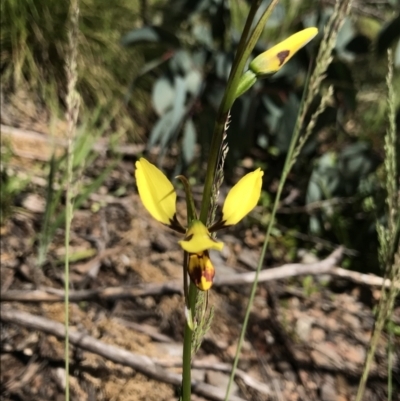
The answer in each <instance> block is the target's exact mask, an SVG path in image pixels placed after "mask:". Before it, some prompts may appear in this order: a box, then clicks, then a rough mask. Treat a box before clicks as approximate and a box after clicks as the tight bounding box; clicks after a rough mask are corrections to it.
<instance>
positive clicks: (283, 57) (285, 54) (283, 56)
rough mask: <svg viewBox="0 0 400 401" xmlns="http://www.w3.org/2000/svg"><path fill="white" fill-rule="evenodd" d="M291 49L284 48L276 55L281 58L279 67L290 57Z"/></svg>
mask: <svg viewBox="0 0 400 401" xmlns="http://www.w3.org/2000/svg"><path fill="white" fill-rule="evenodd" d="M289 54H290V50H282V51H281V52H279V53H278V54H277V55H276V57H278V60H279V67H280V66H281V65H282V64H283V63H284V62H285V60H286V59H287V58H288V57H289Z"/></svg>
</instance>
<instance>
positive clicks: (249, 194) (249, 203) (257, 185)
mask: <svg viewBox="0 0 400 401" xmlns="http://www.w3.org/2000/svg"><path fill="white" fill-rule="evenodd" d="M263 175H264V172H263V171H261V169H260V168H258V169H257V170H255V171H253V172H252V173H248V174H246V175H245V176H244V177H243V178H241V179H240V180H239V181H238V183H237V184H236V185H235V186H234V187H233V188H232V189H231V190H230V191H229V192H228V196H227V197H226V199H225V202H224V206H223V208H222V222H223V224H224V226H231V225H233V224H236V223H238V222H239V221H240V220H242V219H243V217H244V216H246V214H248V213H249V212H250V211H251V210H253V209H254V207H255V206H256V205H257V202H258V200H259V198H260V195H261V186H262V176H263Z"/></svg>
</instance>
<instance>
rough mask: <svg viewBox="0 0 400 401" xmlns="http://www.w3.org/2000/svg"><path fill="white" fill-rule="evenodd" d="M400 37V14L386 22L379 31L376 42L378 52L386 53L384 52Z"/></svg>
mask: <svg viewBox="0 0 400 401" xmlns="http://www.w3.org/2000/svg"><path fill="white" fill-rule="evenodd" d="M399 38H400V14H398V15H397V16H396V17H395V18H393V19H392V20H390V21H389V22H388V23H387V24H385V25H384V27H383V28H382V29H381V31H380V32H379V34H378V39H377V43H376V50H377V52H378V54H384V52H385V51H386V50H387V49H388V48H389V47H391V46H392V44H393V43H394V42H395V41H396V40H397V39H399Z"/></svg>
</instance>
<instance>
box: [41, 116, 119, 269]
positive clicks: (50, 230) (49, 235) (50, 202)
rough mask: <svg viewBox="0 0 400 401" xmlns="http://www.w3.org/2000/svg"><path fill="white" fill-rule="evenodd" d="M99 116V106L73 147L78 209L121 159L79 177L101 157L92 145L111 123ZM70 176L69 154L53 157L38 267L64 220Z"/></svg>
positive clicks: (84, 125) (77, 136) (43, 260)
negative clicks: (89, 175)
mask: <svg viewBox="0 0 400 401" xmlns="http://www.w3.org/2000/svg"><path fill="white" fill-rule="evenodd" d="M100 116H101V111H100V109H99V110H98V112H97V113H95V114H94V115H93V116H92V117H91V118H88V119H87V120H86V121H85V122H84V123H83V124H82V125H81V126H80V127H79V128H78V130H77V134H76V139H75V141H74V147H73V152H74V154H73V165H72V174H73V177H74V180H75V181H74V185H75V190H76V197H75V199H74V202H73V209H74V210H76V209H79V207H81V206H82V204H83V203H84V202H85V201H86V200H87V199H88V198H89V196H90V195H91V194H92V193H93V192H95V191H96V190H97V189H98V188H100V186H101V185H102V184H103V183H104V181H105V180H106V179H107V177H108V176H109V174H110V173H111V172H112V170H113V169H114V168H115V166H116V164H117V163H118V161H119V158H118V157H115V159H114V161H113V162H112V163H111V164H109V165H108V166H107V167H106V168H105V169H104V170H103V171H101V172H100V173H97V174H96V177H95V178H93V180H89V181H88V182H84V181H83V180H81V179H80V177H81V176H82V174H83V171H84V169H85V168H86V167H88V166H90V165H91V164H93V163H94V162H95V160H96V158H97V157H98V153H97V152H96V151H95V150H93V146H92V144H93V143H94V142H95V141H96V140H97V139H98V138H100V137H101V136H103V135H104V133H105V132H106V129H107V127H108V125H109V122H103V124H102V125H99V119H100ZM114 136H117V137H118V136H119V137H120V134H119V133H116V134H114ZM110 142H111V141H110ZM67 179H68V171H67V155H66V154H63V155H62V156H60V157H59V158H56V157H55V156H53V157H52V159H51V161H50V163H49V166H48V179H47V191H46V208H45V213H44V216H43V222H42V228H41V232H40V234H39V245H38V261H37V264H38V266H42V265H43V263H44V262H45V259H46V255H47V251H48V247H49V245H50V243H51V241H52V240H53V237H54V235H55V232H56V230H57V229H58V228H59V227H61V226H62V225H63V224H64V223H65V216H66V210H65V207H60V206H61V200H62V198H63V196H64V194H65V191H64V190H65V188H66V185H67V182H68V181H67Z"/></svg>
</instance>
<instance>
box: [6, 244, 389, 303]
mask: <svg viewBox="0 0 400 401" xmlns="http://www.w3.org/2000/svg"><path fill="white" fill-rule="evenodd" d="M341 257H342V248H341V247H339V248H338V249H336V250H335V251H334V252H332V253H331V254H330V255H329V256H328V257H327V258H326V259H323V260H321V261H319V262H316V263H309V264H301V263H289V264H285V265H283V266H280V267H274V268H272V269H267V270H263V271H261V273H260V276H259V281H260V282H267V281H273V280H280V279H284V278H290V277H296V276H302V275H308V274H310V275H319V274H330V275H332V276H337V277H342V278H345V279H348V280H351V281H353V282H355V283H357V284H364V285H368V286H378V287H379V286H382V284H384V285H385V287H390V285H391V282H390V280H388V279H386V280H384V279H383V278H382V277H379V276H375V275H373V274H362V273H358V272H355V271H350V270H346V269H342V268H340V267H337V266H336V265H337V263H338V262H339V261H340V259H341ZM254 276H255V273H254V272H250V273H240V274H233V275H231V276H220V277H218V276H217V278H216V279H215V281H214V286H215V287H224V286H231V285H242V284H251V283H252V282H253V280H254ZM168 294H182V283H181V281H170V282H166V283H163V284H143V285H140V286H137V287H135V288H131V287H107V288H100V289H96V290H78V291H70V292H69V302H81V301H90V300H91V301H97V300H112V299H129V298H137V297H144V296H149V295H168ZM0 301H1V302H64V291H62V290H58V289H54V288H43V289H41V290H32V291H27V290H10V291H5V292H2V293H1V294H0Z"/></svg>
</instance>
